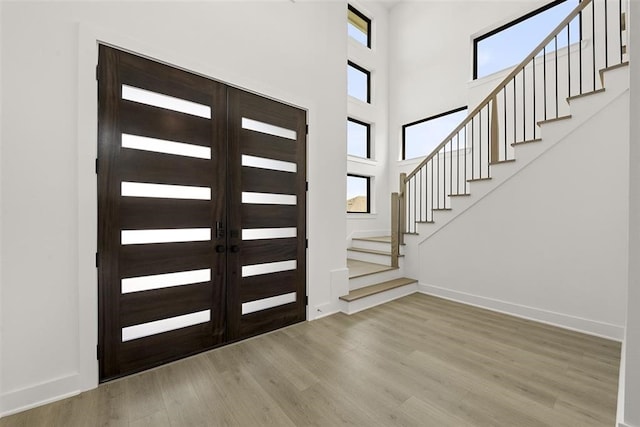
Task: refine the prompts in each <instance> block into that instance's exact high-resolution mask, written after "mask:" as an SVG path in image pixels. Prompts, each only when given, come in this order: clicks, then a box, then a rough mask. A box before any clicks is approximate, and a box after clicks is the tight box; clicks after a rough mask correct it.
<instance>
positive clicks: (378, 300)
mask: <svg viewBox="0 0 640 427" xmlns="http://www.w3.org/2000/svg"><path fill="white" fill-rule="evenodd" d="M417 291H418V284H417V283H411V284H408V285H405V286H401V287H399V288H395V289H390V290H388V291H385V292H381V293H379V294H375V295H371V296H368V297H366V298H362V299H359V300H356V301H352V302H349V303H347V302H345V301H341V305H340V308H341V310H342V311H343V312H344V313H347V314H354V313H357V312H359V311H362V310H366V309H367V308H371V307H375V306H376V305H380V304H384V303H386V302H389V301H393V300H394V299H398V298H402V297H404V296H407V295H411V294H413V293H415V292H417Z"/></svg>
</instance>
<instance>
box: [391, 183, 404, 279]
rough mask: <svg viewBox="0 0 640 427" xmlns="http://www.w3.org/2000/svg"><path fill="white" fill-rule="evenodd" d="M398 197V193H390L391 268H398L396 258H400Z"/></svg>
mask: <svg viewBox="0 0 640 427" xmlns="http://www.w3.org/2000/svg"><path fill="white" fill-rule="evenodd" d="M399 211H400V196H399V195H398V193H391V267H398V257H399V256H400V240H399V237H400V235H401V234H402V233H400V222H399Z"/></svg>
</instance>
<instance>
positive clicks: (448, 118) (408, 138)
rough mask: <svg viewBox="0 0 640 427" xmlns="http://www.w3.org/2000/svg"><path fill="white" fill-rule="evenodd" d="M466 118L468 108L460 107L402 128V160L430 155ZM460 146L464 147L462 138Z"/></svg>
mask: <svg viewBox="0 0 640 427" xmlns="http://www.w3.org/2000/svg"><path fill="white" fill-rule="evenodd" d="M465 117H467V107H460V108H456V109H455V110H451V111H447V112H444V113H440V114H436V115H435V116H431V117H427V118H426V119H422V120H418V121H415V122H412V123H409V124H406V125H404V126H402V159H403V160H405V159H414V158H416V157H423V156H426V155H428V154H430V153H431V152H432V151H433V150H434V149H435V148H436V147H437V146H438V144H440V143H441V142H442V141H444V139H445V138H446V137H447V136H448V135H449V134H450V133H451V131H453V129H455V127H456V126H458V125H459V124H460V123H461V122H462V120H464V118H465ZM459 146H460V148H462V147H463V146H464V138H460V141H459ZM454 147H456V148H457V147H458V145H457V144H456V145H454Z"/></svg>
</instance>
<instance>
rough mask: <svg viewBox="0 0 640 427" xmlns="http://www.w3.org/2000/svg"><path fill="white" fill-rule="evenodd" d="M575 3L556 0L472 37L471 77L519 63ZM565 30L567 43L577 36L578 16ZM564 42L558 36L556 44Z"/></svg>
mask: <svg viewBox="0 0 640 427" xmlns="http://www.w3.org/2000/svg"><path fill="white" fill-rule="evenodd" d="M578 3H579V0H556V1H554V2H551V3H549V4H547V5H546V6H543V7H541V8H540V9H537V10H534V11H533V12H531V13H528V14H526V15H524V16H522V17H520V18H518V19H516V20H515V21H512V22H510V23H508V24H506V25H503V26H502V27H500V28H496V29H495V30H493V31H491V32H489V33H487V34H484V35H482V36H480V37H478V38H476V39H475V40H474V41H473V78H474V79H478V78H482V77H484V76H487V75H489V74H492V73H495V72H497V71H500V70H504V69H505V68H509V67H511V66H513V65H516V64H518V63H520V61H522V60H523V59H524V57H525V55H528V54H529V53H531V51H532V50H533V48H535V47H536V46H537V45H538V43H540V42H541V41H542V39H544V37H546V36H547V35H548V34H549V33H551V31H552V30H553V29H554V28H555V27H556V26H557V25H558V24H559V23H560V22H561V21H562V20H563V19H564V18H566V17H567V15H569V12H571V11H572V10H573V9H574V8H575V7H576V6H577V5H578ZM569 33H570V34H569V36H570V43H576V42H578V41H579V40H580V28H579V20H577V19H576V20H574V21H573V22H572V23H571V26H570V30H569ZM566 45H567V37H558V48H561V47H565V46H566ZM553 48H554V47H552V48H551V49H553ZM552 51H553V50H552ZM547 52H549V49H547Z"/></svg>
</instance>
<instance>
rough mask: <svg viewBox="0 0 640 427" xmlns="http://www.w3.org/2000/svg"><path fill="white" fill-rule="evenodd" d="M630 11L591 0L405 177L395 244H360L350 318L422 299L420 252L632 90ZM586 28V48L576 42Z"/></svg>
mask: <svg viewBox="0 0 640 427" xmlns="http://www.w3.org/2000/svg"><path fill="white" fill-rule="evenodd" d="M622 5H623V3H622V2H616V1H613V0H583V1H582V2H581V3H580V4H579V5H578V6H577V7H576V8H575V9H574V10H573V11H572V12H571V13H570V14H569V15H568V16H567V17H566V18H565V19H564V20H563V21H562V22H561V23H560V24H559V25H558V26H557V27H556V28H555V29H554V30H553V31H552V32H551V33H550V34H549V35H548V36H547V37H546V38H545V39H544V40H543V41H542V42H541V43H540V44H539V45H538V46H537V47H536V48H535V49H534V50H533V51H532V52H531V53H530V54H529V55H527V56H526V57H525V59H524V60H523V61H522V62H521V63H520V64H518V65H516V66H515V67H514V68H513V69H512V71H511V72H510V73H508V75H507V76H506V77H505V78H504V79H503V81H502V82H501V83H500V84H499V85H498V86H497V87H496V88H495V89H493V90H492V91H491V92H490V93H489V94H488V95H487V96H486V97H485V98H484V100H483V101H481V102H480V104H479V105H478V106H477V107H476V108H475V109H473V110H472V111H471V112H470V113H469V115H468V116H467V118H466V119H465V120H463V121H462V123H460V125H458V126H457V127H456V128H455V129H454V130H453V131H452V132H451V133H450V134H449V135H448V136H447V137H446V138H445V140H444V141H443V142H442V143H441V144H440V145H439V146H438V147H436V149H435V150H434V151H433V152H432V153H431V154H429V155H428V156H427V157H426V158H425V159H424V160H423V161H422V162H421V163H420V164H419V165H418V166H417V167H416V168H415V169H414V170H413V171H412V172H411V173H409V174H407V175H405V174H401V176H400V188H399V192H398V193H393V194H392V203H391V214H392V215H391V216H392V224H391V233H390V234H391V235H390V236H381V237H371V238H357V239H352V245H351V247H350V248H349V249H348V254H349V255H348V256H349V259H348V267H349V289H350V292H349V294H348V295H344V296H341V297H340V304H341V305H342V307H341V308H342V311H344V312H346V313H349V314H350V313H354V312H357V311H360V310H363V309H365V308H368V307H371V306H374V305H377V304H381V303H383V302H386V301H389V300H392V299H395V298H399V297H401V296H404V295H408V294H410V293H413V292H416V291H418V284H417V282H416V281H415V280H413V279H409V278H406V277H403V274H404V268H405V263H407V264H408V265H407V269H408V271H412V272H416V271H417V264H418V263H419V261H420V260H419V258H418V250H419V248H418V245H419V244H420V243H422V242H424V241H425V240H427V239H429V238H430V237H431V236H433V235H434V234H435V233H437V232H438V230H440V229H441V228H442V227H445V226H446V225H447V224H448V223H450V222H451V221H453V220H454V219H455V218H456V217H457V216H459V215H460V214H462V213H463V212H465V211H467V210H469V209H471V208H472V207H473V206H474V205H475V204H476V203H478V201H479V200H481V199H482V198H483V197H485V196H486V195H488V194H489V193H491V192H492V191H495V190H496V189H497V188H499V187H500V186H501V185H502V184H503V183H505V182H506V181H507V180H509V179H510V178H511V177H512V176H514V175H515V174H517V173H518V172H519V171H520V170H522V169H523V168H525V167H527V165H529V164H530V163H532V162H534V161H535V160H536V159H537V158H538V157H540V156H541V155H542V154H543V153H544V152H546V151H547V150H549V149H550V148H551V147H552V146H553V145H555V144H556V143H558V142H559V141H562V140H563V139H564V138H565V137H566V136H567V135H568V134H570V133H571V132H573V131H574V130H575V129H576V128H577V127H579V126H580V125H581V124H583V123H586V122H587V121H588V120H589V119H590V117H592V115H593V114H595V113H594V112H593V111H594V105H595V106H596V107H598V106H601V108H604V107H605V106H606V105H608V103H610V102H613V100H615V99H616V98H617V97H618V96H619V95H620V94H621V93H623V92H624V91H625V90H627V89H628V58H627V54H626V46H625V41H624V40H625V39H626V14H625V11H624V10H623V6H622ZM578 27H579V28H580V32H581V37H580V40H578V41H577V42H576V43H570V42H569V40H570V33H571V32H572V31H573V32H574V34H575V28H578ZM558 39H564V40H566V41H567V43H566V45H565V47H563V48H559V47H558V46H559V44H558ZM605 83H607V85H606V88H605ZM596 111H599V110H597V108H596ZM405 236H411V237H407V238H408V241H407V243H408V245H407V246H405V245H404V240H405ZM402 251H407V252H406V254H407V260H403V258H402V255H401V252H402ZM392 266H393V267H392ZM416 277H417V276H416Z"/></svg>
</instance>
